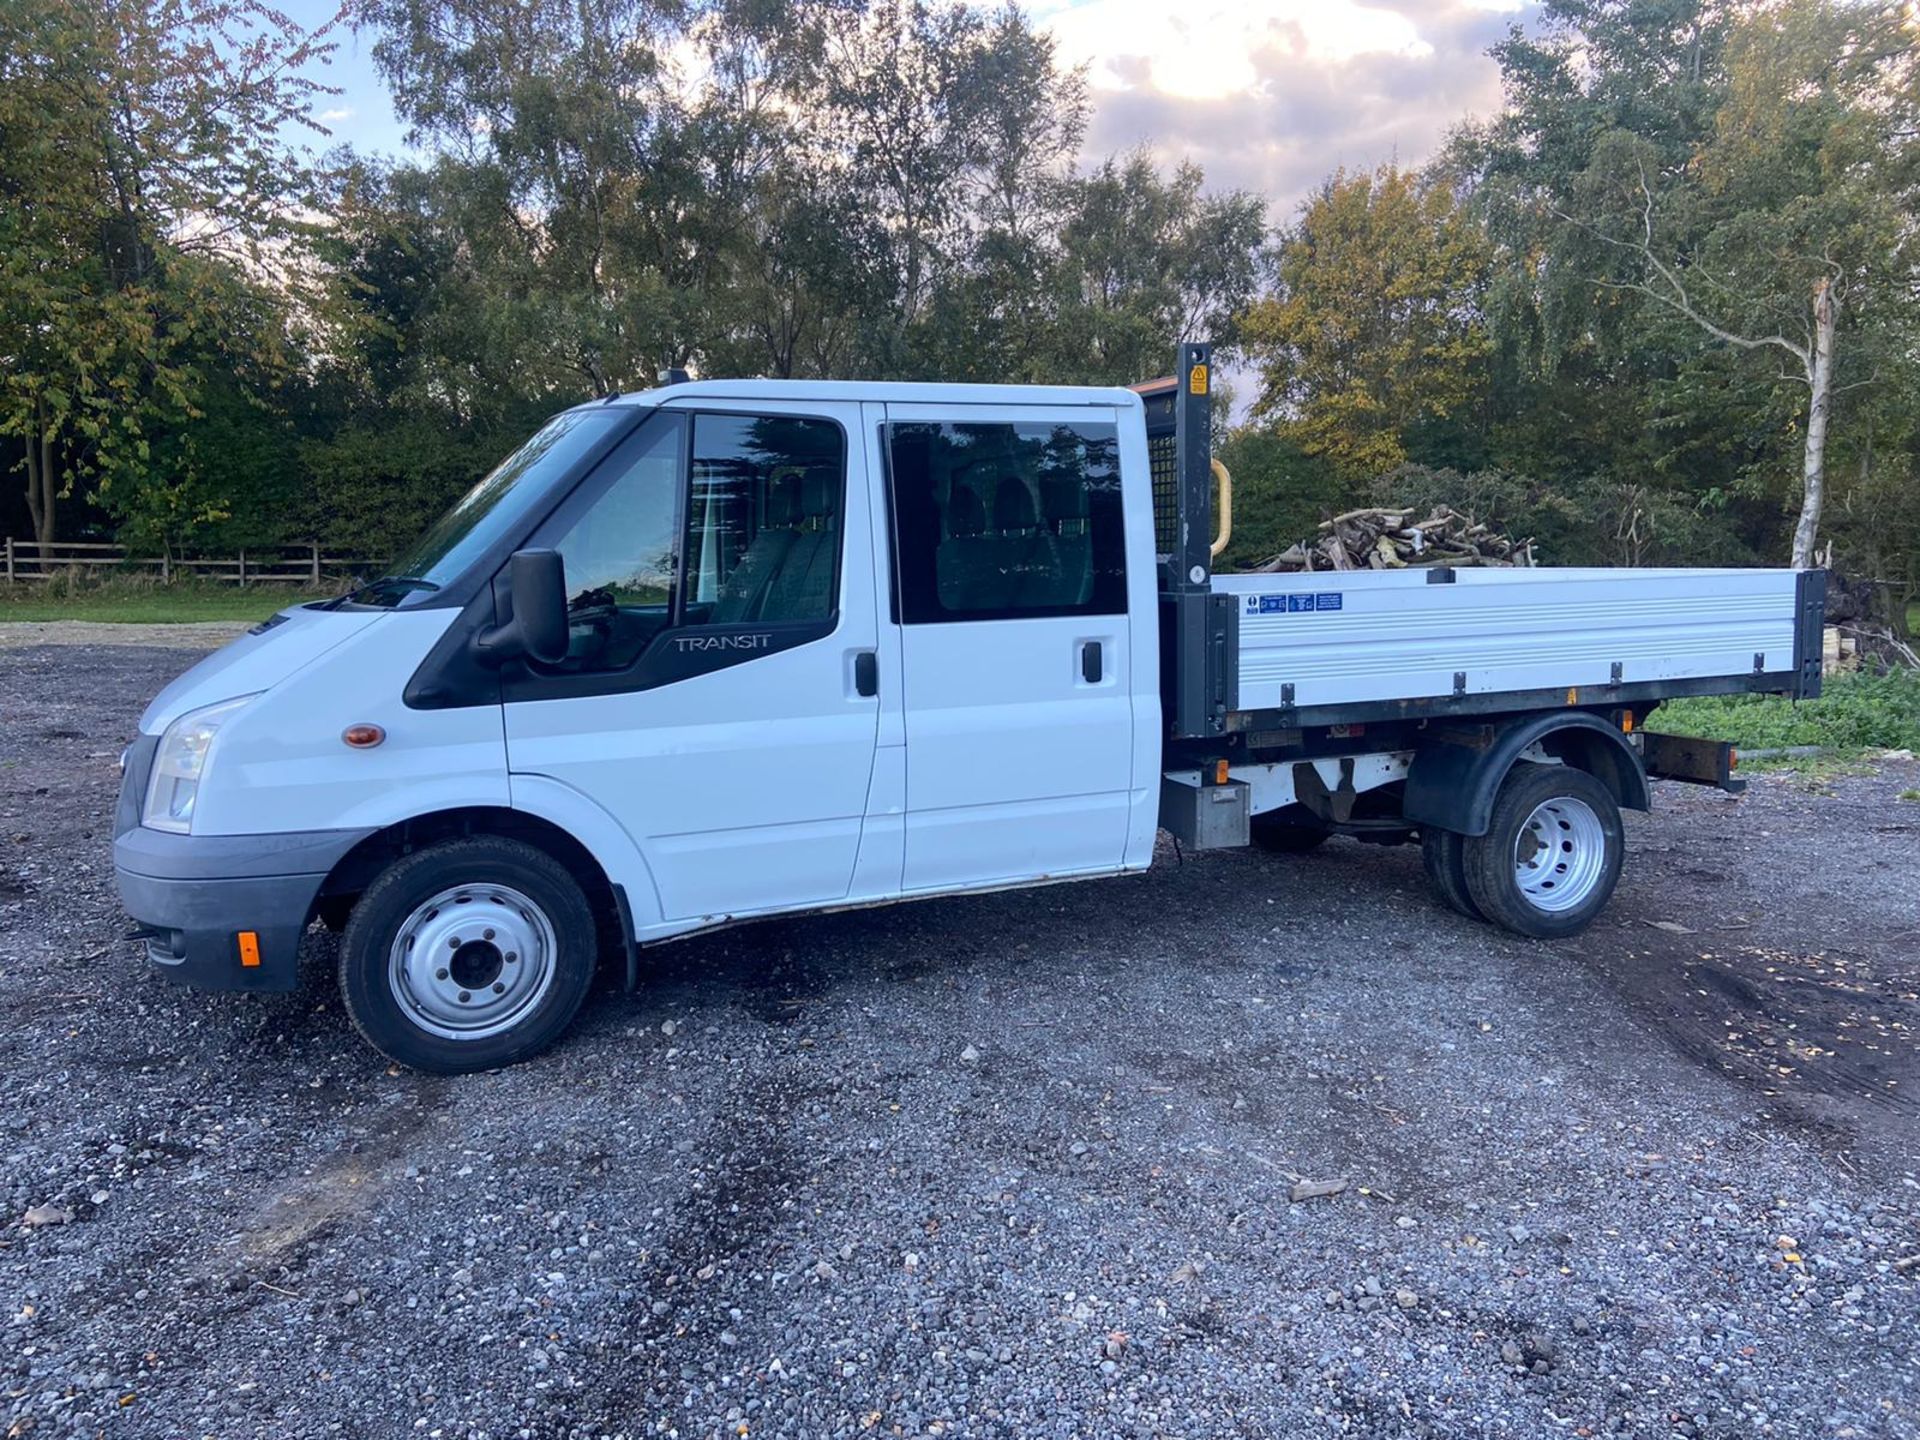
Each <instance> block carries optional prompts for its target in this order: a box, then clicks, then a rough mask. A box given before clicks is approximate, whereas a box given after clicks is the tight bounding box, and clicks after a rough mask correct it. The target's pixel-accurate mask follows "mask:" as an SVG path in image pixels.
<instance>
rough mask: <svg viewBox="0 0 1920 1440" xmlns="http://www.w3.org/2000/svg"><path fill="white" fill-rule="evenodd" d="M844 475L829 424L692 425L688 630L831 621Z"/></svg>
mask: <svg viewBox="0 0 1920 1440" xmlns="http://www.w3.org/2000/svg"><path fill="white" fill-rule="evenodd" d="M845 474H846V454H845V447H844V443H843V440H842V437H841V434H840V427H839V426H838V425H835V424H833V423H831V422H830V421H826V420H808V419H802V418H797V417H789V416H784V415H782V416H765V415H761V416H750V415H699V416H696V417H695V418H694V422H693V477H692V478H693V487H692V503H691V504H690V505H689V506H688V508H687V541H686V553H687V578H686V623H687V624H689V625H752V624H774V625H777V624H784V623H789V622H794V621H807V620H827V619H830V618H831V617H832V615H833V613H834V609H835V605H836V601H837V598H838V593H837V592H838V585H837V582H838V580H839V576H840V525H841V509H842V506H843V505H844V503H845V499H846V486H845V483H844V477H845Z"/></svg>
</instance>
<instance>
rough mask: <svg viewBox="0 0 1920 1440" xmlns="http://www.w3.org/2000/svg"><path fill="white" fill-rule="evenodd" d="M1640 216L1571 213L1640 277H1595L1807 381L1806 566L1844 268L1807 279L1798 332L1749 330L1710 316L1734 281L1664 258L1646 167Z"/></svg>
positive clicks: (1797, 564)
mask: <svg viewBox="0 0 1920 1440" xmlns="http://www.w3.org/2000/svg"><path fill="white" fill-rule="evenodd" d="M1639 189H1640V216H1639V229H1638V233H1637V234H1636V235H1635V236H1634V238H1632V239H1621V238H1619V237H1617V236H1613V235H1608V234H1605V233H1604V232H1602V231H1600V230H1597V229H1595V228H1594V227H1593V226H1590V225H1586V224H1584V222H1581V221H1578V220H1574V219H1573V217H1572V216H1569V215H1564V214H1563V215H1562V217H1561V218H1563V219H1566V220H1568V221H1570V222H1571V223H1573V224H1576V225H1580V226H1581V228H1583V229H1585V230H1588V231H1589V232H1590V233H1592V234H1594V235H1596V236H1597V237H1598V238H1599V239H1601V240H1604V241H1605V242H1606V243H1607V244H1608V245H1611V246H1614V247H1616V248H1618V249H1621V250H1625V251H1628V252H1630V253H1631V254H1632V255H1633V256H1634V257H1635V258H1636V259H1637V261H1638V262H1639V264H1640V266H1641V267H1642V270H1643V277H1642V278H1640V279H1637V280H1629V281H1618V280H1601V281H1597V282H1596V283H1597V284H1599V285H1600V286H1601V287H1602V288H1603V289H1609V290H1629V291H1632V292H1634V293H1635V294H1638V295H1642V296H1645V297H1646V298H1647V299H1648V300H1651V301H1653V302H1654V303H1655V304H1656V305H1659V306H1661V307H1662V308H1664V309H1666V310H1669V311H1671V312H1672V313H1674V314H1676V315H1679V316H1681V317H1682V318H1683V319H1685V320H1687V321H1688V322H1689V323H1691V324H1692V325H1694V326H1696V327H1697V328H1698V329H1700V330H1701V331H1703V332H1704V333H1705V334H1707V335H1709V336H1711V337H1712V338H1713V339H1715V340H1717V341H1719V342H1721V343H1722V344H1724V345H1731V346H1733V347H1734V348H1735V349H1739V350H1769V349H1771V350H1776V351H1779V352H1781V353H1783V354H1785V355H1788V356H1790V357H1791V358H1792V360H1793V362H1794V365H1795V367H1796V372H1795V373H1794V374H1793V375H1791V376H1789V377H1786V378H1794V379H1797V380H1799V381H1800V382H1801V383H1803V384H1805V386H1806V387H1807V410H1806V424H1805V427H1804V428H1805V432H1806V439H1805V444H1804V450H1803V452H1802V457H1801V466H1800V482H1801V490H1800V518H1799V520H1798V521H1797V522H1796V523H1795V525H1794V527H1793V558H1792V564H1793V568H1794V569H1796V570H1807V569H1811V568H1812V567H1813V564H1814V555H1815V550H1816V547H1817V545H1818V543H1819V538H1820V511H1821V507H1822V506H1823V505H1824V504H1825V503H1826V492H1827V483H1826V480H1827V427H1828V421H1829V418H1830V416H1831V413H1832V409H1833V351H1834V339H1835V336H1836V334H1837V330H1838V323H1839V315H1840V305H1841V298H1842V297H1841V290H1842V287H1843V285H1844V282H1845V276H1844V272H1843V271H1842V270H1841V268H1840V267H1839V266H1838V265H1836V264H1834V263H1833V262H1832V261H1831V260H1830V259H1825V258H1823V259H1822V260H1821V261H1820V262H1818V264H1817V266H1816V267H1815V274H1814V277H1813V279H1812V281H1811V283H1810V284H1809V286H1808V293H1807V295H1806V299H1805V308H1804V310H1803V312H1802V314H1801V316H1800V317H1799V318H1800V319H1801V321H1802V322H1803V323H1802V324H1801V325H1799V326H1797V327H1796V333H1795V334H1792V335H1789V334H1786V333H1784V329H1785V327H1782V329H1778V330H1773V331H1765V332H1763V331H1750V330H1744V329H1736V328H1734V326H1735V323H1736V322H1733V321H1725V322H1724V323H1723V321H1722V320H1721V319H1718V318H1716V315H1715V306H1716V305H1726V304H1727V303H1728V302H1729V301H1731V300H1735V299H1737V298H1738V297H1737V293H1736V290H1735V287H1734V286H1733V285H1732V284H1731V283H1730V282H1728V281H1727V280H1725V279H1722V278H1719V277H1716V276H1714V275H1713V274H1711V273H1710V272H1709V271H1708V270H1707V269H1706V267H1705V266H1703V265H1701V264H1699V263H1698V262H1694V263H1686V262H1684V261H1682V260H1680V259H1679V258H1677V257H1676V258H1663V257H1662V255H1661V254H1660V252H1659V250H1658V249H1657V248H1656V240H1657V236H1656V234H1655V219H1654V200H1653V188H1652V186H1651V185H1649V184H1648V183H1647V176H1646V170H1645V168H1644V167H1642V168H1641V170H1640V174H1639Z"/></svg>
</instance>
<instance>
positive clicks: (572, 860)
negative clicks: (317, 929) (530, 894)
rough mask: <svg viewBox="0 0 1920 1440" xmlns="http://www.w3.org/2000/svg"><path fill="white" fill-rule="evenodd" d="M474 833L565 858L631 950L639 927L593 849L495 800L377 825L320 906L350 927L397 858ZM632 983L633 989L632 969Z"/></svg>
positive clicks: (338, 869)
mask: <svg viewBox="0 0 1920 1440" xmlns="http://www.w3.org/2000/svg"><path fill="white" fill-rule="evenodd" d="M472 835H495V836H499V837H501V838H503V839H508V840H519V841H522V842H524V843H526V844H528V845H531V846H533V847H534V848H535V849H536V850H539V851H542V852H543V853H545V854H546V855H548V856H550V857H552V858H553V859H554V860H556V861H557V862H559V864H560V865H562V866H563V867H565V869H566V870H567V872H568V873H569V874H570V875H572V876H573V878H574V882H575V883H576V884H577V885H579V887H580V889H581V891H582V892H583V893H584V894H585V895H586V897H587V904H588V905H589V906H590V907H591V908H592V910H593V915H594V920H595V923H596V925H597V926H598V927H599V930H600V932H601V936H602V940H603V941H605V940H608V939H612V940H613V941H615V942H616V946H617V948H618V949H619V950H626V951H630V950H631V946H632V936H633V929H632V923H631V920H630V918H629V916H628V914H627V907H626V902H625V900H624V898H623V897H622V895H621V893H620V890H619V888H618V887H617V886H615V885H614V883H613V882H612V881H611V880H610V879H609V878H608V876H607V872H606V870H605V868H604V867H603V866H602V865H601V864H600V862H599V860H598V859H596V858H595V856H594V854H593V852H592V851H591V850H589V849H587V847H586V846H585V845H583V844H581V843H580V841H579V840H577V839H576V838H575V837H574V836H573V835H571V834H569V833H568V832H567V831H566V830H563V829H562V828H561V827H560V826H558V825H556V824H554V823H553V822H552V821H550V820H545V819H542V818H541V817H540V816H538V815H530V814H528V813H527V812H526V811H524V810H509V809H506V808H504V807H500V806H492V805H471V806H463V807H461V808H458V809H453V810H435V811H430V812H428V813H427V814H424V815H416V816H413V817H411V818H409V819H406V820H401V821H397V822H396V823H394V824H392V825H388V826H387V827H386V828H384V829H381V830H376V831H375V832H374V833H373V834H371V835H369V836H367V838H366V839H364V840H362V841H361V842H360V843H359V844H357V845H355V846H354V847H353V848H352V849H351V850H349V851H348V852H347V853H346V854H345V855H343V856H341V857H340V859H339V860H338V861H337V862H336V863H335V864H334V867H333V869H332V870H331V871H330V872H328V874H327V878H326V880H325V881H323V882H322V883H321V886H320V893H319V895H318V897H317V898H316V899H315V902H314V911H315V913H316V914H318V915H320V916H321V918H322V919H323V920H325V921H326V922H327V928H328V929H330V930H336V931H339V930H344V929H345V928H346V926H347V922H348V920H349V918H350V917H351V914H352V910H353V906H354V903H355V902H356V901H357V900H358V899H359V897H360V895H361V894H362V893H364V892H365V890H366V888H367V887H368V886H369V885H371V884H372V883H373V882H374V881H375V880H376V879H378V878H379V877H380V876H381V875H382V874H383V873H384V872H385V871H386V870H387V869H388V868H389V867H391V866H392V865H393V864H394V863H395V862H396V861H398V860H401V859H403V858H405V857H406V856H407V855H410V854H412V853H413V852H415V851H417V850H421V849H424V848H425V847H426V846H429V845H437V844H439V843H440V842H442V841H445V840H454V839H460V838H464V837H466V836H472ZM631 968H632V967H631V964H629V970H631ZM627 983H628V986H629V988H631V985H632V976H631V974H629V976H628V977H627Z"/></svg>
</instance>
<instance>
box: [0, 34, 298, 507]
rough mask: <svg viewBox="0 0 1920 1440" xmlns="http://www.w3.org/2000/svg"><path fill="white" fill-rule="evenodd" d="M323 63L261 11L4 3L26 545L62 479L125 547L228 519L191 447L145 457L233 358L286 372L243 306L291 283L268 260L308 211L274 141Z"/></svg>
mask: <svg viewBox="0 0 1920 1440" xmlns="http://www.w3.org/2000/svg"><path fill="white" fill-rule="evenodd" d="M324 50H325V47H324V46H323V45H317V44H315V43H314V42H313V41H311V40H309V39H308V38H306V37H304V36H302V35H300V34H299V32H297V31H294V32H287V31H285V30H284V29H283V22H282V19H281V17H280V16H278V15H277V14H276V13H274V12H273V11H271V10H269V9H267V8H266V6H264V5H263V4H260V3H258V0H10V3H9V4H7V5H6V6H5V7H3V8H0V141H3V143H0V194H4V195H5V197H6V203H5V204H4V205H0V355H4V356H5V357H6V364H5V366H4V367H0V434H4V435H9V436H15V437H18V438H19V439H20V441H21V442H22V448H23V453H24V456H25V467H24V468H25V470H26V479H27V500H28V508H29V510H30V513H31V515H32V518H33V523H34V529H35V532H36V534H37V535H38V537H39V538H41V539H43V540H52V539H54V538H56V537H57V533H58V512H59V504H60V502H61V501H62V500H64V499H66V498H68V497H70V496H72V495H73V494H74V491H75V486H76V482H79V481H90V482H93V483H95V484H96V485H97V486H98V488H99V489H100V491H101V492H103V493H105V494H107V495H109V496H111V497H112V498H111V500H110V502H109V503H110V504H112V505H114V506H119V507H124V513H126V514H128V515H131V516H136V517H138V523H137V525H136V529H137V530H138V531H140V532H141V538H145V537H146V535H147V534H148V533H153V534H166V533H170V532H173V531H177V530H178V529H179V528H181V527H182V526H190V525H193V524H195V523H199V522H205V521H209V520H212V519H214V518H216V517H217V516H218V515H219V514H220V513H221V512H222V511H223V509H225V507H226V502H227V500H228V499H229V498H230V497H229V496H227V495H224V494H220V493H216V492H217V491H218V489H219V488H220V487H218V485H217V484H216V483H215V481H214V478H213V475H212V473H211V471H210V470H209V468H208V467H207V466H206V465H205V464H204V463H202V458H203V454H204V451H203V450H202V452H201V455H200V456H197V455H196V453H195V451H196V447H195V445H194V444H193V443H188V442H182V443H181V444H180V445H178V446H176V447H174V448H173V450H172V452H171V453H170V454H169V455H165V456H161V457H156V456H155V454H154V444H155V441H156V438H157V437H158V436H159V435H160V434H162V433H163V432H165V431H166V430H167V429H168V428H169V427H176V428H177V427H182V426H192V425H197V424H198V422H200V421H201V420H202V418H203V411H202V406H203V403H205V402H206V400H207V392H208V388H209V386H210V385H211V384H215V383H217V382H216V381H215V380H214V377H216V376H218V375H220V374H222V373H223V372H224V371H227V370H230V369H231V368H232V367H233V365H234V363H235V362H236V361H239V362H240V363H244V364H247V365H249V366H251V367H253V368H254V369H255V370H256V371H259V372H261V373H262V374H265V373H267V372H272V371H276V370H284V368H285V366H286V364H287V359H288V356H287V349H286V328H285V322H284V317H280V316H276V317H275V319H274V320H273V322H272V323H267V324H259V323H254V317H253V314H252V313H251V312H253V311H255V310H256V309H258V308H259V306H260V303H261V296H262V295H263V293H264V292H265V291H266V290H267V289H268V288H269V287H271V289H272V291H273V293H274V295H275V296H276V297H278V296H284V295H286V294H288V293H290V292H291V291H292V290H293V289H295V288H296V286H297V279H296V277H295V276H294V274H293V273H291V272H288V271H284V270H281V269H280V268H279V259H280V253H281V252H279V251H278V250H277V249H276V247H277V246H280V245H284V244H286V243H289V242H292V241H295V240H297V239H298V238H299V236H300V234H301V233H302V232H303V230H304V228H305V227H304V226H303V225H302V223H301V222H299V221H298V220H297V219H296V218H295V216H296V215H297V213H298V212H299V211H300V210H301V209H302V208H303V207H305V206H308V205H310V204H311V203H312V199H313V196H312V190H311V186H310V184H309V176H308V172H307V169H306V167H305V166H304V164H303V163H302V162H301V161H300V160H299V159H298V158H297V157H296V155H295V153H294V151H293V150H292V149H291V147H290V143H289V141H290V137H289V135H288V133H287V132H288V131H290V130H293V129H296V128H297V127H298V126H300V125H301V124H302V123H305V113H306V108H307V104H308V102H309V100H310V99H311V97H312V95H313V92H314V90H315V88H316V87H315V86H314V85H313V84H312V83H311V82H309V81H306V80H303V79H301V78H300V74H299V72H300V70H301V68H302V67H303V66H304V65H306V64H307V63H308V62H309V61H310V60H312V59H314V58H316V57H317V56H319V55H320V54H323V53H324ZM267 303H268V304H269V305H271V303H272V302H267ZM156 476H157V477H159V478H158V479H157V481H156V479H155V477H156ZM149 488H157V489H158V490H161V491H164V492H168V493H165V494H159V495H151V496H150V495H147V494H144V493H142V494H137V495H129V494H128V493H127V492H128V491H129V490H130V489H131V490H139V491H145V490H147V489H149Z"/></svg>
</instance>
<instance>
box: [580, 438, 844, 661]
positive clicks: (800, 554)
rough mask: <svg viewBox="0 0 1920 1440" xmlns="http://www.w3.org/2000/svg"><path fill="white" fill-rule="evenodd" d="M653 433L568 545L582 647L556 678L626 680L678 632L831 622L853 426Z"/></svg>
mask: <svg viewBox="0 0 1920 1440" xmlns="http://www.w3.org/2000/svg"><path fill="white" fill-rule="evenodd" d="M663 418H664V417H663ZM652 423H653V426H654V428H653V430H652V432H651V438H650V439H649V440H648V441H647V442H646V443H644V444H643V445H642V446H641V447H640V449H639V450H638V451H637V452H636V453H634V454H632V455H630V456H624V457H619V463H620V464H621V466H622V469H621V470H620V473H618V474H617V475H616V476H615V477H614V478H613V479H612V481H611V482H610V483H609V484H607V485H606V487H605V488H604V489H603V490H602V491H601V493H600V494H599V496H598V497H597V498H596V499H595V500H594V501H593V502H592V503H591V504H590V505H589V506H588V507H587V508H586V509H585V510H584V511H583V512H582V513H581V514H580V515H579V516H578V517H577V518H576V519H575V520H574V521H573V523H572V524H571V525H570V526H569V527H568V529H567V532H566V534H565V535H564V536H563V537H562V538H561V539H560V540H559V541H558V542H557V548H558V549H559V551H560V555H561V559H562V561H563V562H564V564H565V567H566V578H567V592H568V599H567V611H568V617H569V619H570V621H571V628H572V639H571V643H570V645H569V648H568V654H567V658H566V659H565V660H564V661H563V662H561V664H560V665H559V666H557V667H555V668H556V669H558V670H560V671H562V672H565V673H572V674H605V673H609V672H615V671H625V670H627V669H629V668H630V667H633V666H634V665H636V663H638V662H639V661H640V660H641V659H642V657H643V656H645V655H646V654H647V652H648V650H649V648H650V647H651V646H652V645H653V643H654V641H655V640H656V639H657V638H658V637H660V636H661V635H663V634H665V633H667V632H669V631H671V632H673V633H675V634H679V633H681V632H683V631H691V632H697V631H698V630H701V629H705V628H725V627H741V626H763V625H764V626H768V627H776V628H777V627H781V626H797V625H801V624H808V623H811V624H816V625H817V624H821V623H830V622H831V621H832V619H833V617H834V616H835V614H836V613H837V608H838V599H839V575H840V530H841V521H842V515H843V511H844V507H845V504H846V443H845V437H844V435H843V434H842V432H841V429H840V427H839V426H838V425H836V424H834V423H833V422H831V421H827V420H819V419H809V418H804V417H797V416H785V415H723V414H696V415H694V416H692V417H691V418H690V419H689V420H685V421H679V420H675V421H673V422H672V423H661V422H659V421H656V422H652ZM689 427H690V429H691V435H690V438H689ZM713 653H715V654H730V655H733V656H736V657H739V658H745V657H746V656H749V655H750V654H751V653H753V652H751V651H745V652H719V651H716V652H713ZM649 663H651V662H649ZM642 681H643V683H653V682H651V681H648V680H646V679H645V678H644V677H642Z"/></svg>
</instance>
